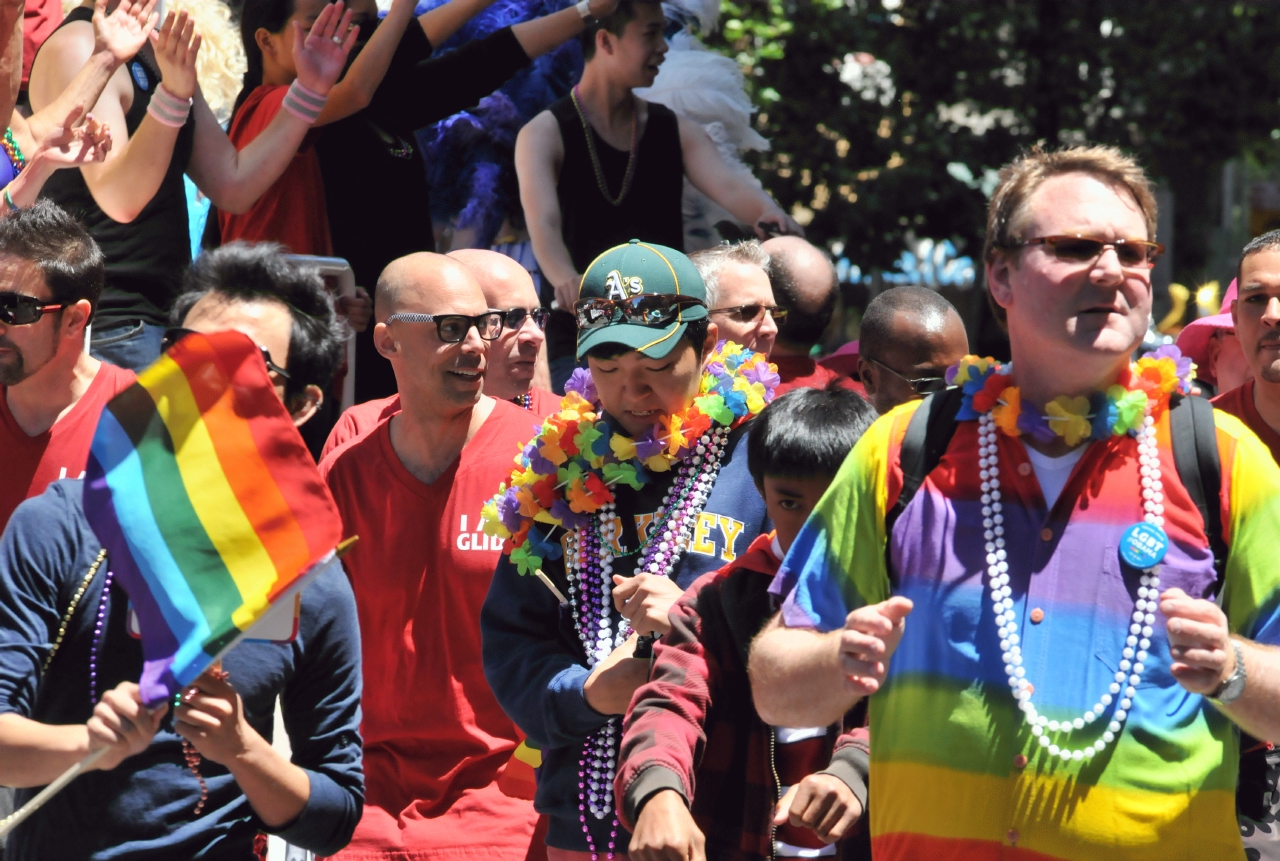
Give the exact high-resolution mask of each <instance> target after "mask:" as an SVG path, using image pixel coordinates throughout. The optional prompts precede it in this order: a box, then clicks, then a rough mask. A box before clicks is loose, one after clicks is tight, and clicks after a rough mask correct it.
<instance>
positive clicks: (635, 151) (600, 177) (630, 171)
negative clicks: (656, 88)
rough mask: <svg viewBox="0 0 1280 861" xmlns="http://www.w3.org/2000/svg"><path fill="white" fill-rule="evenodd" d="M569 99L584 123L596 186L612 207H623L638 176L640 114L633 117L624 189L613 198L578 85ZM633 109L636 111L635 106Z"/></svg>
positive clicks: (637, 113)
mask: <svg viewBox="0 0 1280 861" xmlns="http://www.w3.org/2000/svg"><path fill="white" fill-rule="evenodd" d="M569 99H570V101H572V102H573V108H574V110H576V111H577V112H578V119H579V120H581V121H582V132H583V134H584V135H586V138H587V153H588V154H589V155H590V156H591V167H592V168H593V169H594V170H595V172H596V185H597V186H598V187H599V188H600V193H601V194H602V195H604V199H605V200H606V201H608V203H609V205H610V206H621V205H622V200H623V198H625V197H626V196H627V192H628V191H630V190H631V180H633V179H635V175H636V161H637V159H638V158H639V155H640V114H639V112H633V113H632V115H631V153H630V155H628V156H627V172H626V173H625V174H624V175H623V177H622V189H621V190H620V191H619V192H618V196H617V197H613V196H612V195H610V194H609V183H608V182H607V181H606V180H605V178H604V168H602V167H601V166H600V156H599V154H598V153H597V152H596V144H595V141H594V140H593V139H592V137H591V124H590V123H589V122H587V115H586V113H584V112H583V110H582V103H581V102H580V101H579V100H578V87H577V85H576V84H575V85H574V87H573V89H572V90H570V91H569ZM632 107H633V109H634V105H633V106H632Z"/></svg>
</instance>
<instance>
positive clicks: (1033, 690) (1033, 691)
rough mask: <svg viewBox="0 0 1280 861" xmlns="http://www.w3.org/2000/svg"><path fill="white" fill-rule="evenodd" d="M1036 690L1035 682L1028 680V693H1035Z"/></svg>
mask: <svg viewBox="0 0 1280 861" xmlns="http://www.w3.org/2000/svg"><path fill="white" fill-rule="evenodd" d="M1035 692H1036V686H1035V685H1033V684H1031V683H1030V682H1028V683H1027V693H1029V694H1034V693H1035Z"/></svg>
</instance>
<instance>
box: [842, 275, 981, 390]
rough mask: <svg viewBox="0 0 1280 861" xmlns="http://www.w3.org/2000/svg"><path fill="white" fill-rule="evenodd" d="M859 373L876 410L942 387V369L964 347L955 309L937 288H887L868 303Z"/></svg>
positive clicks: (965, 341)
mask: <svg viewBox="0 0 1280 861" xmlns="http://www.w3.org/2000/svg"><path fill="white" fill-rule="evenodd" d="M858 337H859V341H858V350H859V356H858V378H859V379H860V380H861V381H862V385H863V387H864V388H865V389H866V391H867V399H868V400H870V401H871V403H872V405H874V406H875V408H876V412H878V413H880V414H881V415H884V414H885V413H887V412H889V410H891V409H893V408H894V407H896V406H898V405H899V404H905V403H906V402H907V401H912V400H918V399H919V398H923V397H924V396H925V395H928V394H932V393H933V392H940V391H942V390H943V389H945V388H946V387H947V381H946V373H947V368H949V367H951V366H952V365H954V364H955V363H956V362H958V361H960V360H961V359H962V358H964V355H965V354H966V353H968V352H969V336H968V335H967V334H966V333H965V330H964V323H963V322H962V321H961V320H960V315H959V314H957V313H956V309H955V308H954V307H953V306H952V305H951V303H950V302H948V301H947V300H946V299H944V298H942V296H941V294H939V293H938V292H937V291H936V290H930V289H929V288H927V287H892V288H890V289H888V290H886V291H884V292H883V293H881V294H880V295H878V296H876V297H875V298H874V299H872V300H871V301H870V302H869V303H867V310H866V313H864V314H863V315H862V328H861V331H860V333H859V336H858Z"/></svg>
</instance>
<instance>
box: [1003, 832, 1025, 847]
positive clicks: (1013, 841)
mask: <svg viewBox="0 0 1280 861" xmlns="http://www.w3.org/2000/svg"><path fill="white" fill-rule="evenodd" d="M1021 836H1022V835H1020V834H1019V833H1018V829H1016V828H1010V829H1009V830H1008V831H1006V832H1005V833H1004V839H1006V840H1008V841H1009V845H1010V846H1017V845H1018V838H1019V837H1021Z"/></svg>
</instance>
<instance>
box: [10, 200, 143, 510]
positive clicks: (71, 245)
mask: <svg viewBox="0 0 1280 861" xmlns="http://www.w3.org/2000/svg"><path fill="white" fill-rule="evenodd" d="M104 277H105V274H104V263H103V258H102V252H101V251H100V250H99V249H98V246H97V244H96V243H95V242H94V241H93V239H92V238H90V236H89V234H88V232H86V231H85V229H84V228H83V227H81V226H80V224H79V223H78V222H76V221H75V220H74V219H73V218H71V217H70V216H69V215H67V214H66V213H65V212H63V211H62V210H61V209H59V208H58V207H57V206H56V205H55V204H53V203H49V202H48V201H41V202H40V203H37V204H36V205H35V206H33V207H30V208H29V209H21V210H18V211H16V212H13V213H11V214H10V215H8V216H6V217H5V218H4V219H0V452H3V453H4V464H5V468H4V470H3V472H0V530H2V529H3V527H4V525H5V524H6V523H8V522H9V516H10V515H11V514H13V510H14V509H15V508H17V507H18V503H20V502H22V501H23V500H24V499H26V498H28V497H31V496H37V495H39V494H41V493H43V492H44V489H45V488H46V487H47V486H48V485H49V482H51V481H55V480H57V479H59V478H67V477H70V478H79V477H80V476H81V474H83V472H84V467H85V463H86V462H87V461H88V459H89V444H90V442H92V441H93V433H94V431H95V430H96V429H97V427H98V414H99V413H100V412H101V411H102V407H103V405H105V404H106V402H107V401H109V400H111V398H113V397H115V395H116V394H117V393H119V392H120V391H122V390H123V389H125V388H126V387H128V386H129V385H130V384H131V383H132V382H133V380H134V377H133V373H132V372H131V371H126V370H124V369H123V368H117V367H115V366H114V365H108V364H104V363H103V362H99V361H98V360H97V359H95V358H93V357H92V356H90V355H89V354H88V352H86V351H85V349H84V341H85V337H84V335H85V327H86V326H88V325H89V321H90V319H92V317H93V311H94V308H95V307H96V306H97V304H98V296H99V294H100V293H101V292H102V282H103V279H104Z"/></svg>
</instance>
